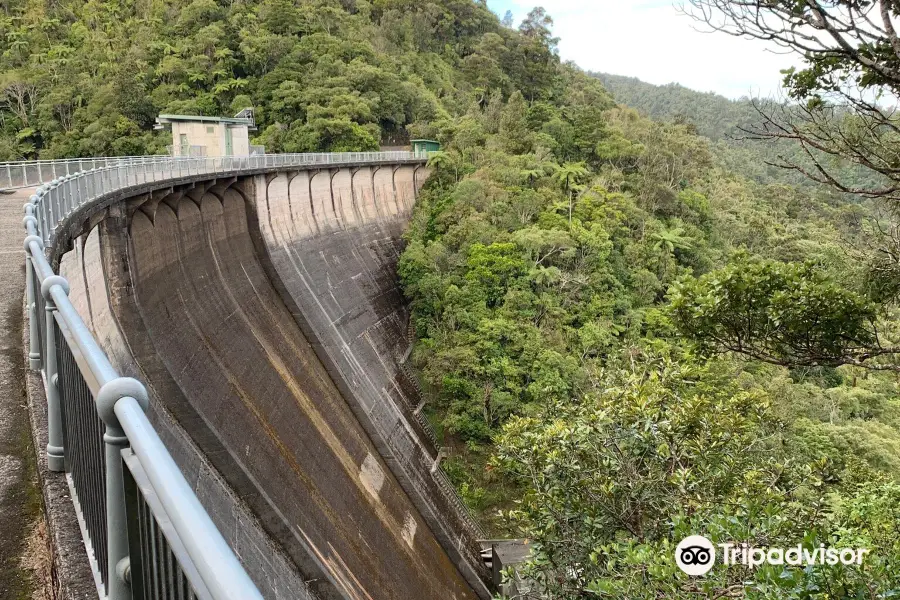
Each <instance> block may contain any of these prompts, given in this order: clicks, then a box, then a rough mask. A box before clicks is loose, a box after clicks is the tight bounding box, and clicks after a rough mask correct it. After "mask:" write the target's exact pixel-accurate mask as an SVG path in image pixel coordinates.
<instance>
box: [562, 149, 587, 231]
mask: <svg viewBox="0 0 900 600" xmlns="http://www.w3.org/2000/svg"><path fill="white" fill-rule="evenodd" d="M587 174H588V170H587V168H586V167H585V164H584V163H566V164H564V165H560V166H558V167H557V168H556V171H555V172H554V173H553V178H554V179H555V180H556V182H557V183H559V185H560V186H561V187H562V188H563V191H564V192H565V193H566V195H567V196H568V198H569V223H570V224H571V223H572V205H573V203H574V192H573V186H574V185H575V184H577V183H578V182H579V181H580V180H581V179H583V178H584V177H586V176H587Z"/></svg>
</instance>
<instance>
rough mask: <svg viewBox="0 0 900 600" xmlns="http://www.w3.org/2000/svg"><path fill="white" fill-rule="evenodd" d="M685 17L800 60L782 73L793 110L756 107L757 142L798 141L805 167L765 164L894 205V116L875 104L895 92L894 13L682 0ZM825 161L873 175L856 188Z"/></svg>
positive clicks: (809, 4) (883, 0) (899, 197)
mask: <svg viewBox="0 0 900 600" xmlns="http://www.w3.org/2000/svg"><path fill="white" fill-rule="evenodd" d="M685 10H686V12H688V14H690V15H691V16H693V17H694V18H695V19H697V20H698V21H700V22H702V23H705V24H706V25H707V26H709V27H710V28H711V29H713V30H716V31H721V32H725V33H728V34H730V35H734V36H738V37H744V38H754V39H760V40H765V41H767V42H770V43H772V44H775V45H777V46H780V47H781V48H784V49H787V50H789V51H792V52H795V53H797V54H800V55H801V56H802V57H803V61H804V62H805V66H804V67H803V68H801V69H791V70H789V71H787V72H786V74H785V77H784V84H785V87H786V89H787V92H788V95H789V97H790V98H791V99H792V100H796V101H798V103H796V104H790V105H788V104H773V103H764V102H763V103H757V108H758V112H759V115H760V116H761V118H762V123H761V124H760V125H759V126H756V127H748V128H747V129H746V132H747V133H748V135H750V136H751V137H754V138H759V139H767V140H773V139H776V140H778V139H782V140H791V141H794V142H797V143H799V144H800V146H801V148H802V149H803V158H804V159H805V160H802V161H801V160H795V159H793V158H791V157H788V156H785V155H784V154H782V155H780V156H779V159H778V160H776V161H772V164H774V165H777V166H781V167H783V168H786V169H791V170H795V171H798V172H800V173H803V174H804V175H806V176H807V177H809V178H810V179H812V180H814V181H817V182H819V183H822V184H825V185H828V186H831V187H833V188H835V189H837V190H840V191H842V192H849V193H854V194H860V195H863V196H868V197H876V198H886V199H888V200H890V201H891V202H894V203H896V202H898V201H900V170H898V169H897V168H896V164H895V161H894V159H893V157H894V156H895V155H896V147H897V143H898V134H900V129H898V126H897V122H896V115H895V113H894V111H893V109H892V108H890V107H889V106H888V105H889V104H890V103H888V104H884V103H883V102H882V101H881V99H882V98H885V97H896V95H897V94H898V92H900V37H898V35H897V19H898V16H900V6H898V5H897V4H896V3H895V2H893V1H891V0H871V1H865V2H847V1H844V0H804V1H802V2H796V1H795V0H749V1H744V0H688V3H687V8H686V9H685ZM829 158H837V159H841V160H846V161H849V162H851V163H853V164H857V165H860V166H861V167H863V168H865V169H867V170H870V171H873V172H875V173H877V174H878V175H880V176H882V177H883V180H884V183H883V184H880V185H862V186H860V185H857V184H855V183H853V182H850V181H848V180H847V179H846V177H842V176H841V175H840V174H838V172H837V171H836V169H835V168H834V166H832V164H830V161H829V160H828V159H829Z"/></svg>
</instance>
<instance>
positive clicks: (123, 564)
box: [97, 377, 149, 600]
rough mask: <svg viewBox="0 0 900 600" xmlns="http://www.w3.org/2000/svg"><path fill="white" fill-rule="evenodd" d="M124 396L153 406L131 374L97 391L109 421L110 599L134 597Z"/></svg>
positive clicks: (99, 410)
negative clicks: (121, 411) (120, 410)
mask: <svg viewBox="0 0 900 600" xmlns="http://www.w3.org/2000/svg"><path fill="white" fill-rule="evenodd" d="M122 398H134V399H135V400H137V402H138V404H140V406H141V408H142V409H143V410H144V412H146V411H147V407H148V406H149V397H148V395H147V388H145V387H144V385H143V384H142V383H141V382H140V381H138V380H137V379H132V378H130V377H119V378H118V379H113V380H112V381H109V382H107V383H106V384H104V385H103V386H102V387H101V388H100V391H99V392H98V393H97V413H98V414H99V415H100V419H101V420H102V421H103V423H104V424H105V425H106V431H105V432H104V434H103V442H104V444H105V446H106V532H107V555H108V558H107V564H106V568H107V576H108V579H107V581H108V582H109V584H108V587H107V590H106V595H107V598H108V599H109V600H130V599H131V564H130V559H129V556H128V523H127V521H126V516H125V479H124V474H123V471H122V468H123V467H122V449H123V448H126V447H127V446H128V438H127V437H126V436H125V431H123V430H122V425H121V424H120V423H119V418H118V417H117V416H116V413H115V406H116V403H117V402H118V401H119V400H121V399H122Z"/></svg>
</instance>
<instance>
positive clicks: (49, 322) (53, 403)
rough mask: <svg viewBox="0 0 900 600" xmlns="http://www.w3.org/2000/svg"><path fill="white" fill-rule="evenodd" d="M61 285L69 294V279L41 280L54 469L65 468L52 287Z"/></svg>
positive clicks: (49, 443) (49, 463) (49, 464)
mask: <svg viewBox="0 0 900 600" xmlns="http://www.w3.org/2000/svg"><path fill="white" fill-rule="evenodd" d="M56 286H59V287H61V288H62V289H63V290H64V291H65V293H66V295H68V293H69V282H68V281H66V280H65V279H64V278H63V277H60V276H59V275H51V276H50V277H48V278H47V279H45V280H44V282H43V283H42V284H41V295H42V296H43V297H44V309H45V311H46V315H45V317H44V333H45V334H46V336H47V344H46V345H47V355H46V356H44V377H45V378H46V380H47V382H46V384H47V468H48V469H50V470H51V471H56V472H60V471H64V470H65V468H66V465H65V452H64V449H63V425H62V412H61V411H60V406H59V369H58V365H57V364H56V321H55V320H54V318H53V313H54V312H56V303H55V302H54V301H53V295H52V294H51V293H50V291H51V290H52V289H53V288H54V287H56Z"/></svg>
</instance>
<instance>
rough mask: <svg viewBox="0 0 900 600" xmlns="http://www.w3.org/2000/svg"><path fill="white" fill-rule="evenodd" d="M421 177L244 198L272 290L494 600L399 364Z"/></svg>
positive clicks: (282, 184) (287, 182) (384, 175)
mask: <svg viewBox="0 0 900 600" xmlns="http://www.w3.org/2000/svg"><path fill="white" fill-rule="evenodd" d="M423 175H424V169H422V168H416V167H409V166H406V167H399V168H392V167H382V168H371V167H363V168H360V169H353V170H341V171H337V172H335V171H331V172H329V171H321V172H318V173H316V172H307V173H286V174H282V175H278V176H276V177H263V176H258V177H255V178H254V180H253V185H252V187H248V188H247V190H248V194H252V196H253V198H254V200H255V206H256V209H257V213H258V219H257V222H258V224H259V227H260V237H261V239H262V241H263V243H264V245H265V250H264V251H263V252H262V253H261V254H264V255H265V256H267V257H268V258H269V259H270V261H271V264H270V265H266V266H268V267H269V273H270V279H271V280H272V281H273V282H275V283H276V285H278V286H279V290H280V291H281V292H282V294H281V295H282V297H283V298H284V299H285V301H286V302H287V303H288V305H289V306H290V308H291V311H292V313H294V316H295V317H296V320H297V322H298V323H299V324H300V325H301V327H302V328H303V331H304V332H305V333H306V336H307V338H308V339H309V340H311V341H313V343H314V345H315V350H316V352H317V355H318V356H319V358H320V359H321V360H322V362H323V363H324V364H325V366H326V368H328V370H329V373H330V374H331V375H332V379H333V380H334V381H335V383H336V384H337V385H338V387H339V389H340V390H341V392H342V393H343V396H344V398H345V399H346V400H347V402H348V403H349V404H350V406H351V408H352V410H353V411H354V414H355V415H356V416H357V418H358V420H359V421H360V423H361V424H362V425H363V427H364V429H365V430H366V432H367V433H368V434H369V437H370V438H371V439H372V440H373V442H374V443H375V445H376V446H377V448H378V450H379V451H380V453H381V455H382V456H383V457H386V458H387V459H388V464H389V466H390V467H391V469H392V471H393V473H394V474H395V475H396V476H397V477H398V479H399V480H400V483H401V485H402V486H403V487H404V489H405V490H406V492H407V494H408V495H409V497H410V498H411V499H412V500H413V502H414V503H415V505H416V508H418V509H419V511H420V513H421V514H422V515H423V517H424V518H425V519H426V521H427V522H428V524H429V525H430V526H431V528H432V531H434V533H435V535H436V536H437V537H438V539H439V541H440V542H441V543H442V545H443V547H444V548H445V549H447V551H448V552H449V553H450V555H451V557H452V559H453V561H454V563H455V564H456V565H457V566H458V567H459V568H460V570H461V571H462V573H463V575H464V576H465V578H466V581H467V582H468V583H469V584H470V585H472V586H473V588H474V589H476V590H477V591H478V593H479V595H480V596H482V597H490V591H489V590H488V589H487V588H486V587H485V585H484V583H483V581H484V580H485V579H489V575H488V574H487V573H486V570H485V569H484V567H483V564H482V563H481V562H480V556H479V548H478V546H477V543H475V542H476V535H475V534H473V528H472V527H471V526H470V524H469V522H468V521H467V519H466V515H465V514H464V511H463V510H462V509H461V505H460V503H459V500H458V499H457V498H456V497H455V494H454V492H453V491H452V490H449V489H447V487H446V486H444V487H442V486H441V485H440V480H439V478H438V477H437V476H436V475H435V474H434V473H433V472H432V466H433V464H434V458H435V452H434V448H433V446H431V445H430V444H429V443H428V440H427V438H426V436H425V435H424V433H423V431H422V429H421V428H420V426H419V425H418V424H417V423H416V420H415V419H414V418H413V414H412V413H413V408H414V407H415V406H416V404H417V403H418V398H415V397H413V395H414V394H415V390H414V389H411V386H409V385H408V383H409V382H407V381H406V380H405V377H403V376H402V373H401V369H400V366H399V364H398V357H399V356H400V355H402V354H403V353H404V351H405V350H406V349H407V347H408V340H407V337H406V325H407V321H408V315H406V313H405V311H404V310H403V298H402V294H401V292H400V290H399V289H398V285H397V275H396V267H397V259H398V257H399V254H400V252H401V249H402V247H401V246H402V245H401V235H402V232H403V230H404V229H405V226H406V224H407V222H408V219H409V215H410V212H411V209H412V207H413V205H414V203H415V196H416V192H417V189H418V187H419V186H420V184H421V182H422V181H423V179H424V177H423Z"/></svg>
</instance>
